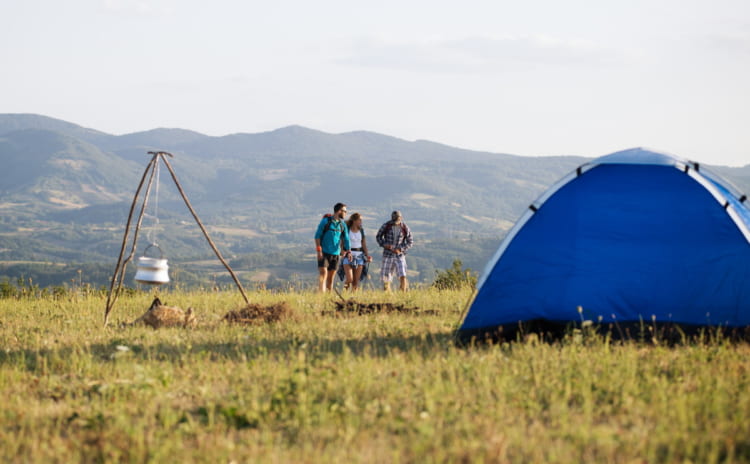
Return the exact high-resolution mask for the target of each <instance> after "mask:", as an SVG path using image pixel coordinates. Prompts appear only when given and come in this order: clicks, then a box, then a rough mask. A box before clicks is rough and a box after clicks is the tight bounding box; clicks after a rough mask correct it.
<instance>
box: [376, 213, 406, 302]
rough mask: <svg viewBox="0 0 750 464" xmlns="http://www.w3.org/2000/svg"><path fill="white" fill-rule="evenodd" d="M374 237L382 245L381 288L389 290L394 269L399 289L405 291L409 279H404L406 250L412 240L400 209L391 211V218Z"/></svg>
mask: <svg viewBox="0 0 750 464" xmlns="http://www.w3.org/2000/svg"><path fill="white" fill-rule="evenodd" d="M375 239H376V240H377V241H378V245H380V246H381V247H383V265H382V266H381V267H380V279H381V280H382V281H383V290H385V291H386V292H389V291H391V279H393V271H394V270H395V271H397V272H398V279H399V282H400V284H401V291H404V292H405V291H406V290H407V289H408V287H409V281H408V280H407V279H406V250H408V249H409V248H411V246H412V244H413V243H414V240H413V239H412V236H411V229H409V226H407V225H406V224H405V223H404V222H403V220H402V216H401V212H400V211H394V212H393V213H391V220H390V221H388V222H386V223H385V224H383V225H382V226H380V230H378V234H377V235H376V236H375Z"/></svg>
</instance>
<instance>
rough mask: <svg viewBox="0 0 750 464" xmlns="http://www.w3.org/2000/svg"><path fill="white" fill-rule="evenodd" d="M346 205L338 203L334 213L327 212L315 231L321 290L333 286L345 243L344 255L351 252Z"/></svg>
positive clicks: (324, 290) (329, 288)
mask: <svg viewBox="0 0 750 464" xmlns="http://www.w3.org/2000/svg"><path fill="white" fill-rule="evenodd" d="M345 216H346V205H345V204H343V203H336V204H335V205H334V207H333V214H326V215H325V216H323V219H321V221H320V224H318V229H317V230H316V231H315V251H316V252H317V257H318V289H319V290H320V291H321V292H326V291H330V290H331V288H333V277H334V276H335V275H336V269H337V268H338V265H339V258H340V257H341V248H342V245H343V248H344V255H345V256H348V255H349V254H350V252H349V250H350V248H351V245H350V244H349V229H348V228H347V226H346V222H344V217H345Z"/></svg>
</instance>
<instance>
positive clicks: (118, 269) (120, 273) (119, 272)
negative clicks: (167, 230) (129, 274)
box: [104, 155, 158, 326]
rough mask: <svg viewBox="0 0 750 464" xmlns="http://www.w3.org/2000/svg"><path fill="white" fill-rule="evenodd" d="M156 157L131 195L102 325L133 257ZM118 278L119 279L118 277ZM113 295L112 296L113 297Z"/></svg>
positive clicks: (106, 319)
mask: <svg viewBox="0 0 750 464" xmlns="http://www.w3.org/2000/svg"><path fill="white" fill-rule="evenodd" d="M157 161H158V160H157V157H156V155H154V156H153V157H152V158H151V161H150V162H149V163H148V166H146V169H145V170H144V171H143V176H141V181H140V183H139V184H138V188H137V189H136V191H135V195H134V196H133V203H131V205H130V212H129V213H128V220H127V223H126V224H125V234H124V235H123V237H122V246H121V247H120V254H119V256H118V258H117V265H116V266H115V271H114V273H113V274H112V281H111V282H110V284H109V295H108V296H107V306H106V309H105V310H104V325H105V326H106V325H107V322H109V313H110V311H112V308H113V307H114V305H115V302H116V301H117V298H118V297H119V296H120V291H121V289H122V281H123V279H124V277H125V268H126V267H127V264H128V262H129V261H130V260H132V259H133V255H134V253H135V244H136V241H137V239H138V230H139V229H140V226H141V221H142V219H143V213H144V211H145V208H146V204H147V203H148V196H149V193H150V191H151V185H152V183H153V180H154V165H155V164H156V163H157ZM149 171H150V172H151V177H150V178H149V181H148V187H147V188H146V194H145V196H144V200H143V204H142V206H141V211H140V213H139V215H138V221H137V224H136V228H135V232H134V234H133V248H132V249H131V250H130V255H129V256H128V257H127V258H126V259H125V260H124V261H123V259H122V258H123V255H124V254H125V247H126V246H127V239H128V234H129V233H130V225H131V223H132V220H133V212H134V211H135V205H136V202H137V200H138V196H139V195H140V193H141V189H142V188H143V183H144V182H145V180H146V176H147V175H148V173H149ZM118 278H119V279H118ZM115 282H117V289H116V290H115ZM113 296H114V297H113Z"/></svg>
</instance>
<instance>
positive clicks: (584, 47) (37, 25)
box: [0, 0, 750, 166]
mask: <svg viewBox="0 0 750 464" xmlns="http://www.w3.org/2000/svg"><path fill="white" fill-rule="evenodd" d="M0 64H1V65H2V71H0V113H37V114H43V115H46V116H51V117H54V118H59V119H63V120H66V121H69V122H72V123H75V124H79V125H82V126H85V127H90V128H93V129H97V130H100V131H104V132H108V133H111V134H118V135H119V134H126V133H132V132H138V131H143V130H149V129H154V128H158V127H169V128H182V129H189V130H194V131H197V132H201V133H204V134H208V135H215V136H219V135H226V134H231V133H237V132H244V133H256V132H265V131H270V130H274V129H278V128H280V127H285V126H289V125H301V126H305V127H309V128H312V129H317V130H321V131H325V132H329V133H343V132H349V131H356V130H367V131H374V132H379V133H382V134H387V135H391V136H394V137H399V138H402V139H406V140H419V139H422V140H431V141H434V142H439V143H443V144H446V145H451V146H456V147H461V148H467V149H472V150H481V151H490V152H498V153H510V154H516V155H524V156H540V155H581V156H589V157H596V156H601V155H605V154H608V153H611V152H614V151H618V150H622V149H626V148H632V147H638V146H642V147H648V148H651V149H656V150H660V151H665V152H668V153H672V154H675V155H679V156H681V157H684V158H689V159H692V160H695V161H699V162H702V163H708V164H719V165H730V166H743V165H747V164H750V1H748V0H621V1H620V0H618V1H609V0H598V1H593V0H567V1H560V0H524V1H520V0H517V1H512V2H511V1H505V0H488V1H475V0H463V1H461V2H457V1H443V0H430V1H425V0H398V1H392V0H381V1H378V2H363V1H357V0H346V1H343V0H342V1H338V0H316V1H309V0H308V1H287V0H277V1H275V2H269V1H263V2H259V1H255V0H244V1H242V0H238V1H229V0H212V1H207V0H201V1H195V0H66V1H64V2H63V1H59V0H24V1H15V0H0Z"/></svg>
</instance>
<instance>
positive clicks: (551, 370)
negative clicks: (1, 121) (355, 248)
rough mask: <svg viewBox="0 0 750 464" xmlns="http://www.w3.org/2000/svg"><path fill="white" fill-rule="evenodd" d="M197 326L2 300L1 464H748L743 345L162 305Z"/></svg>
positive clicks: (444, 313)
mask: <svg viewBox="0 0 750 464" xmlns="http://www.w3.org/2000/svg"><path fill="white" fill-rule="evenodd" d="M159 296H160V298H161V299H162V300H163V301H164V302H166V303H167V304H170V305H177V306H180V307H183V308H186V307H188V306H192V307H193V308H194V309H195V311H196V314H197V316H198V325H197V327H195V328H193V329H181V328H169V329H160V330H153V329H151V328H149V327H141V326H138V327H135V326H127V325H122V324H121V323H122V322H127V321H132V320H134V319H136V318H137V317H138V316H140V315H141V314H142V313H143V312H144V311H145V310H146V308H147V307H148V306H149V304H150V302H151V298H152V295H150V294H145V293H135V294H130V295H126V296H123V297H121V298H120V300H119V301H118V303H117V305H116V306H115V309H114V312H113V314H112V317H111V318H110V321H111V322H110V325H109V326H108V327H107V328H103V327H102V320H103V311H104V307H105V301H106V295H102V294H100V293H97V292H75V291H71V292H67V293H63V294H58V295H46V296H39V297H32V296H27V297H15V298H3V299H0V395H2V398H3V399H2V402H3V406H2V408H0V411H1V412H0V461H2V462H210V463H217V462H218V463H221V462H225V463H229V462H340V463H350V462H371V463H383V462H472V463H473V462H480V463H481V462H487V463H490V462H492V463H495V462H497V463H503V462H540V463H541V462H545V463H547V462H614V463H636V462H638V463H643V462H648V463H656V462H696V463H698V462H700V463H718V462H748V461H750V420H748V418H750V360H749V356H750V348H749V347H748V345H747V344H743V343H740V344H737V343H730V342H728V341H726V340H723V339H722V338H720V337H712V336H710V335H707V336H706V337H704V338H702V339H698V340H694V341H691V342H689V343H684V344H678V345H677V346H672V347H669V346H664V345H661V344H659V343H655V344H643V343H636V342H625V343H619V342H617V343H616V342H611V341H609V340H608V339H606V338H603V337H598V336H594V335H591V334H587V333H579V332H571V333H570V335H569V336H568V337H566V338H565V339H564V340H561V341H559V342H556V343H540V342H538V341H537V340H535V339H533V338H532V339H529V340H526V341H522V342H517V343H510V344H502V345H496V346H484V347H469V348H458V347H456V346H455V345H454V343H453V339H452V331H453V329H454V328H455V327H456V325H457V324H458V322H459V318H460V315H461V312H462V309H463V307H464V305H465V303H466V301H467V299H468V298H469V296H470V294H469V291H468V290H457V291H448V290H446V291H437V290H432V289H416V290H413V291H411V292H409V293H407V294H398V293H394V294H392V295H386V294H384V293H382V292H364V293H361V294H359V295H357V299H358V300H360V301H363V302H380V301H388V302H392V303H394V304H399V305H403V306H404V307H408V308H418V309H417V310H415V311H412V312H409V313H389V314H377V313H376V314H367V315H355V314H344V315H341V314H335V313H334V310H335V306H334V301H335V298H336V297H335V296H321V295H318V294H315V293H309V292H293V291H290V292H282V293H271V292H265V291H256V292H252V293H250V294H249V296H250V299H251V301H253V302H255V303H260V304H268V305H270V304H275V303H279V302H287V303H288V304H289V306H290V307H291V308H292V311H293V314H292V316H291V317H289V318H287V319H285V320H282V321H280V322H276V323H273V324H261V325H250V326H247V325H239V324H228V323H226V322H223V321H222V320H221V318H222V316H223V315H224V314H225V313H227V312H228V311H229V310H232V309H237V308H239V307H241V306H242V303H243V301H242V300H241V299H240V298H239V297H238V295H237V293H236V292H188V291H179V292H174V293H162V294H160V295H159Z"/></svg>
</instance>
